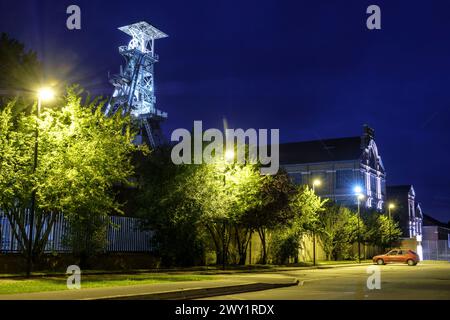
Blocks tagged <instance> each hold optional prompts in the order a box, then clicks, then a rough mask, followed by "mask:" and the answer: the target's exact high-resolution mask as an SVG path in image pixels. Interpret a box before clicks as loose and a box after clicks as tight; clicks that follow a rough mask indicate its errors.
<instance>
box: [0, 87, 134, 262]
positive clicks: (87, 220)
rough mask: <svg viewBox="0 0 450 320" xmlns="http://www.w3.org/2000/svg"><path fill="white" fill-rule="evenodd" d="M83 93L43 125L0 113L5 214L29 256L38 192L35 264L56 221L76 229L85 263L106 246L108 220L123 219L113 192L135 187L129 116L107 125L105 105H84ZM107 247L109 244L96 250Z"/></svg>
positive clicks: (71, 93)
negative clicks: (31, 213) (30, 212)
mask: <svg viewBox="0 0 450 320" xmlns="http://www.w3.org/2000/svg"><path fill="white" fill-rule="evenodd" d="M80 93H81V92H79V91H76V89H75V88H70V89H68V93H67V96H66V105H65V106H64V107H62V108H61V109H57V110H45V111H44V112H43V113H42V115H41V116H40V118H39V119H37V118H36V116H35V115H26V114H23V113H20V114H18V115H17V116H15V117H14V116H13V115H12V112H11V108H12V107H13V104H9V105H8V106H7V107H6V108H5V109H4V110H3V111H2V112H1V113H0V130H1V136H0V139H1V146H0V149H1V150H0V166H1V170H0V186H1V187H2V192H1V195H0V208H2V210H3V211H4V213H5V214H6V215H7V217H8V219H9V221H10V222H11V224H12V225H17V226H18V231H17V232H16V233H15V237H16V238H17V240H18V241H19V243H20V247H21V248H22V251H24V252H26V243H28V240H29V239H28V235H27V232H26V229H27V221H26V220H25V216H26V215H25V213H26V211H27V209H28V208H29V204H30V198H31V192H32V190H36V203H37V208H36V220H35V221H36V232H35V235H36V239H34V241H33V248H32V254H33V256H34V257H36V256H38V255H39V254H40V253H42V251H43V249H44V248H45V244H46V242H47V239H48V236H49V233H50V231H51V228H52V226H53V224H54V222H55V220H56V216H57V215H58V214H60V213H63V214H64V216H65V217H66V218H67V220H68V221H69V224H70V230H71V233H70V236H69V241H70V243H71V245H72V247H73V249H74V250H75V251H77V253H79V254H80V256H85V255H89V254H91V253H92V252H93V251H96V250H97V249H99V248H101V247H103V246H104V241H105V237H104V235H105V228H106V226H107V224H108V223H109V219H107V215H108V214H109V213H113V212H119V213H120V212H121V210H120V204H119V203H118V202H117V201H116V199H115V194H114V192H113V186H114V185H116V184H120V183H122V184H128V183H129V181H128V178H129V177H130V176H131V175H132V173H133V166H132V163H131V154H132V153H133V152H135V151H136V147H135V146H134V145H133V144H132V139H133V133H132V131H131V122H130V118H129V117H128V116H121V115H120V113H118V114H116V115H115V116H113V117H108V118H107V117H104V115H103V113H102V112H101V107H102V103H99V102H98V101H92V102H89V103H86V104H85V105H82V103H81V98H80V96H79V94H80ZM35 128H37V130H38V132H39V140H38V141H39V148H38V166H37V169H36V171H35V172H33V154H34V141H35V136H34V130H35ZM99 239H103V240H102V241H103V243H97V242H98V241H100V240H99Z"/></svg>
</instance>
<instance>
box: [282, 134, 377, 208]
mask: <svg viewBox="0 0 450 320" xmlns="http://www.w3.org/2000/svg"><path fill="white" fill-rule="evenodd" d="M280 165H281V166H282V167H283V168H284V169H285V170H286V171H287V173H288V174H289V175H290V176H291V177H292V178H293V180H294V182H296V183H298V184H307V185H310V186H312V183H313V181H314V180H315V179H320V180H321V185H320V187H317V188H316V190H315V191H316V193H317V194H319V195H320V196H322V197H326V198H329V199H332V200H334V201H335V202H337V203H340V204H344V205H349V206H354V205H355V204H356V202H357V200H356V195H355V192H354V188H355V186H359V187H360V188H361V190H362V193H363V194H364V195H365V199H364V200H363V201H364V205H365V206H366V207H367V208H372V209H376V210H379V211H382V210H383V209H384V204H385V197H386V173H385V170H384V166H383V162H382V160H381V157H380V154H379V152H378V147H377V145H376V143H375V140H374V130H373V129H371V128H369V127H368V126H364V132H363V135H362V136H356V137H348V138H338V139H324V140H315V141H305V142H293V143H285V144H280Z"/></svg>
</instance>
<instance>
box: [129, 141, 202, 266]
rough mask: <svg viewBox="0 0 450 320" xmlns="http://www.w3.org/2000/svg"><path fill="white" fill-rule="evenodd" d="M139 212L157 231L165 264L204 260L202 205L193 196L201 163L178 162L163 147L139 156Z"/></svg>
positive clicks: (146, 225) (156, 239)
mask: <svg viewBox="0 0 450 320" xmlns="http://www.w3.org/2000/svg"><path fill="white" fill-rule="evenodd" d="M136 162H137V167H136V174H137V177H138V183H137V189H135V190H134V199H135V207H136V212H137V215H138V216H139V217H141V218H142V219H143V228H145V229H150V230H152V232H153V233H154V236H153V240H154V242H155V245H156V253H157V254H158V255H159V257H160V258H161V262H162V264H163V265H165V266H172V265H181V266H189V265H194V264H197V263H199V262H203V257H204V252H205V240H204V237H205V235H204V232H203V231H202V223H203V222H202V220H201V216H202V212H203V211H202V207H201V205H200V203H199V202H198V201H195V199H192V197H190V196H189V195H190V191H189V190H190V188H195V186H194V185H193V184H194V183H195V180H193V176H194V175H195V173H196V171H197V170H200V169H201V168H200V166H193V165H175V164H173V163H172V161H171V159H170V149H168V148H166V147H164V148H161V149H159V150H158V151H155V152H152V153H151V154H150V155H147V156H145V157H139V159H137V161H136Z"/></svg>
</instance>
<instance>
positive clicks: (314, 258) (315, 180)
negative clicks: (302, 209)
mask: <svg viewBox="0 0 450 320" xmlns="http://www.w3.org/2000/svg"><path fill="white" fill-rule="evenodd" d="M321 184H322V181H321V180H320V179H314V180H313V183H312V190H313V193H314V194H315V193H316V186H317V187H320V185H321ZM312 236H313V265H314V266H315V265H316V233H315V232H314V230H313V232H312Z"/></svg>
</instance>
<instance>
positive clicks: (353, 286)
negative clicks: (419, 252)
mask: <svg viewBox="0 0 450 320" xmlns="http://www.w3.org/2000/svg"><path fill="white" fill-rule="evenodd" d="M367 267H368V266H367V265H364V266H351V267H345V268H332V269H318V270H303V271H302V270H298V271H288V272H283V274H284V275H286V276H292V277H296V278H298V279H299V280H300V284H299V286H294V287H286V288H280V289H273V290H265V291H259V292H249V293H242V294H234V295H227V296H218V297H212V298H207V299H208V300H214V299H222V300H264V299H271V300H272V299H273V300H303V299H309V300H311V299H319V300H321V299H345V300H355V299H356V300H371V299H383V300H391V299H400V300H404V299H407V300H410V299H432V300H438V299H445V300H450V263H445V262H439V263H426V262H424V263H420V264H418V265H417V266H413V267H410V266H407V265H403V264H391V265H384V266H380V276H381V279H380V280H381V282H380V289H372V290H369V289H368V287H367V280H368V277H369V276H371V274H368V273H367ZM371 283H375V282H373V281H372V282H371Z"/></svg>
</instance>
